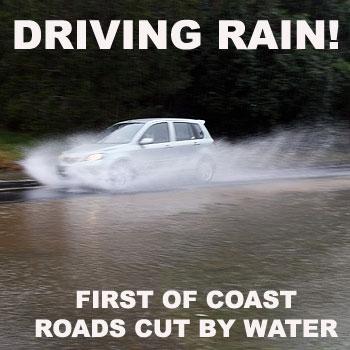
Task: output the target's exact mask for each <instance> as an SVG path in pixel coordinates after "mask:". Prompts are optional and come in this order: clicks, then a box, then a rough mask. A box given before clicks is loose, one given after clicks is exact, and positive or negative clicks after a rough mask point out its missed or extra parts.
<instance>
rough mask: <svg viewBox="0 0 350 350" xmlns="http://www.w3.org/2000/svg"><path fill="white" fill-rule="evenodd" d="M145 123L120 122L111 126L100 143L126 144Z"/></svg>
mask: <svg viewBox="0 0 350 350" xmlns="http://www.w3.org/2000/svg"><path fill="white" fill-rule="evenodd" d="M143 125H144V124H143V123H120V124H116V125H113V126H111V127H110V128H108V129H107V130H106V131H105V132H104V133H103V134H102V138H100V140H99V141H98V142H99V143H114V144H119V145H121V144H125V143H130V142H131V140H132V139H133V138H134V136H135V135H136V133H137V132H138V131H139V130H140V129H141V128H142V126H143Z"/></svg>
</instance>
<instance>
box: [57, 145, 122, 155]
mask: <svg viewBox="0 0 350 350" xmlns="http://www.w3.org/2000/svg"><path fill="white" fill-rule="evenodd" d="M127 146H128V145H116V144H106V143H89V144H85V145H80V146H77V147H74V148H72V149H70V150H68V151H66V152H63V154H64V155H87V154H92V153H103V152H108V151H110V150H123V149H126V148H127Z"/></svg>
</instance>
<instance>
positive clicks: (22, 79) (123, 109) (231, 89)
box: [0, 0, 350, 136]
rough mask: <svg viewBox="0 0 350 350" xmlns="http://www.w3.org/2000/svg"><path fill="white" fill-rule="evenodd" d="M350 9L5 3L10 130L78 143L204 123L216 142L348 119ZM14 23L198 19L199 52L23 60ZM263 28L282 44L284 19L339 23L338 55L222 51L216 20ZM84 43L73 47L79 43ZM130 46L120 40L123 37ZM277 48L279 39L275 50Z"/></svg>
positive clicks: (0, 82) (2, 109) (290, 3)
mask: <svg viewBox="0 0 350 350" xmlns="http://www.w3.org/2000/svg"><path fill="white" fill-rule="evenodd" d="M349 15H350V6H349V0H327V1H324V0H307V1H302V2H300V1H296V0H249V1H247V0H235V1H232V0H211V1H208V0H190V1H173V0H164V1H159V0H124V1H107V0H104V1H97V0H91V1H86V0H84V1H83V0H75V1H66V2H64V3H63V2H62V1H61V0H50V1H45V2H43V1H40V0H31V1H28V0H2V1H1V7H0V23H1V30H0V116H1V117H0V127H2V128H3V129H7V130H12V131H17V132H40V133H51V132H54V133H56V132H62V133H65V132H68V131H78V130H87V129H95V128H100V127H105V126H107V125H109V124H111V123H112V122H116V121H118V120H121V119H127V118H131V117H135V116H137V117H139V116H170V115H171V116H196V117H200V118H205V119H206V120H207V123H208V124H209V128H210V129H211V130H213V131H214V134H215V133H216V134H220V135H222V134H226V135H228V136H236V135H243V134H249V133H256V132H264V131H268V130H269V129H271V128H274V127H275V126H277V125H283V124H288V123H305V122H310V121H312V120H314V119H320V118H321V119H323V120H329V119H331V120H332V119H334V118H348V116H349V115H350V105H349V93H350V63H349V58H350V55H349V53H350V52H349V50H350V45H349V38H350V36H349V32H350V27H349V21H348V19H349ZM14 19H32V20H35V21H37V22H39V23H40V24H43V23H44V20H45V19H66V20H69V21H75V20H77V19H99V20H101V22H102V24H103V25H105V26H107V24H108V23H109V21H110V20H111V19H134V20H139V19H148V20H150V21H151V22H152V21H153V22H152V23H154V21H155V20H157V19H168V21H169V22H175V21H177V20H180V19H195V20H197V21H198V22H199V23H200V25H201V33H202V46H201V47H200V48H198V49H196V50H194V51H188V52H186V51H181V50H177V49H171V48H169V49H168V50H163V51H161V50H153V49H149V50H143V51H139V50H121V49H120V47H118V45H116V46H115V47H114V49H113V50H111V51H99V50H97V49H96V45H94V40H93V39H92V38H90V39H88V43H89V45H90V46H91V47H89V49H88V50H86V51H79V50H72V51H70V50H66V51H63V50H55V51H49V50H44V49H43V48H40V49H36V50H32V51H15V50H14V49H13V21H14ZM219 19H240V20H243V21H244V22H245V24H246V27H247V31H248V35H249V32H251V30H252V29H253V26H254V24H255V22H256V20H258V19H269V20H270V23H271V24H272V27H273V28H274V30H275V32H276V33H278V32H279V25H280V21H281V19H292V20H295V19H307V20H309V21H311V22H312V21H314V20H316V19H325V20H326V21H327V20H330V19H338V20H339V21H340V26H339V36H338V40H339V47H340V49H339V50H333V51H329V50H328V51H327V50H325V51H323V50H315V49H313V48H309V49H307V50H303V51H295V50H292V51H279V50H278V51H274V50H265V49H259V50H254V51H236V50H234V49H232V50H228V51H219V50H218V38H217V37H218V20H219ZM72 37H74V35H72ZM119 38H120V36H119ZM277 39H278V38H277Z"/></svg>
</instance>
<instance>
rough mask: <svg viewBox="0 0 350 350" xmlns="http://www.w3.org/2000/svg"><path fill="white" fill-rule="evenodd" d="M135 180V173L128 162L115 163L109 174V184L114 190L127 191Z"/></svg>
mask: <svg viewBox="0 0 350 350" xmlns="http://www.w3.org/2000/svg"><path fill="white" fill-rule="evenodd" d="M133 179H134V172H133V170H132V167H131V166H130V164H129V163H128V161H118V162H115V163H114V164H113V165H112V166H111V169H110V172H109V183H110V184H111V186H112V187H113V189H117V190H124V189H127V188H128V187H129V186H130V184H131V183H132V180H133Z"/></svg>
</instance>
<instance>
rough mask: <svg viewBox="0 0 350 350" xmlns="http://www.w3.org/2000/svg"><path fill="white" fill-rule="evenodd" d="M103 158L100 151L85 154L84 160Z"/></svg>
mask: <svg viewBox="0 0 350 350" xmlns="http://www.w3.org/2000/svg"><path fill="white" fill-rule="evenodd" d="M102 158H103V154H102V153H94V154H90V155H89V156H87V157H86V158H85V160H87V161H95V160H100V159H102Z"/></svg>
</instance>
